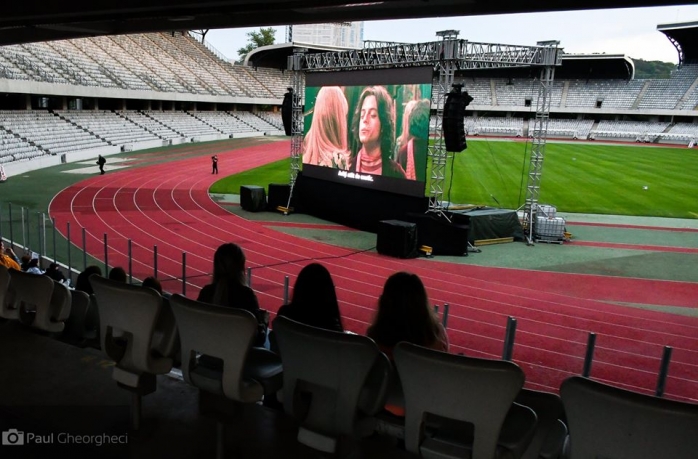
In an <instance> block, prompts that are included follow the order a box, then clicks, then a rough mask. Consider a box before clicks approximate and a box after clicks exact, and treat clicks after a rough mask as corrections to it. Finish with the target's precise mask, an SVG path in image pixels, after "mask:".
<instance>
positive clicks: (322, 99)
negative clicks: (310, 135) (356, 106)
mask: <svg viewBox="0 0 698 459" xmlns="http://www.w3.org/2000/svg"><path fill="white" fill-rule="evenodd" d="M348 111H349V105H348V104H347V99H346V97H344V92H342V90H341V89H340V88H339V87H338V86H325V87H323V88H321V89H320V91H319V92H318V95H317V99H315V108H314V110H313V122H312V129H317V131H316V133H318V134H319V133H322V135H323V137H324V140H325V141H326V142H328V143H330V144H331V145H333V146H335V147H336V149H338V150H346V148H347V112H348Z"/></svg>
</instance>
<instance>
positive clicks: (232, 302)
mask: <svg viewBox="0 0 698 459" xmlns="http://www.w3.org/2000/svg"><path fill="white" fill-rule="evenodd" d="M197 301H201V302H203V303H209V304H216V305H219V306H227V307H230V308H240V309H244V310H246V311H250V312H251V313H252V314H254V316H255V317H256V318H257V321H258V322H259V332H258V334H257V339H256V340H255V342H254V345H255V346H263V345H264V342H265V341H266V328H267V325H268V324H269V316H268V314H267V313H266V311H263V310H261V309H260V308H259V303H258V302H257V296H256V295H255V293H254V291H253V290H252V289H251V288H250V287H248V285H247V278H246V276H245V254H244V253H243V252H242V249H241V248H240V247H239V246H238V245H236V244H233V243H227V244H223V245H221V246H220V247H218V250H216V253H215V254H214V255H213V279H212V282H211V283H210V284H208V285H206V286H204V288H202V289H201V291H200V292H199V297H198V298H197Z"/></svg>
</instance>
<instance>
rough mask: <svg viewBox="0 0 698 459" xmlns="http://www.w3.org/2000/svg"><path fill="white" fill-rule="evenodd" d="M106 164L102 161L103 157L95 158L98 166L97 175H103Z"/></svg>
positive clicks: (104, 160)
mask: <svg viewBox="0 0 698 459" xmlns="http://www.w3.org/2000/svg"><path fill="white" fill-rule="evenodd" d="M106 163H107V160H106V159H104V156H102V155H99V158H97V164H98V165H99V175H104V165H105V164H106Z"/></svg>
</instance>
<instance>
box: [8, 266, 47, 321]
mask: <svg viewBox="0 0 698 459" xmlns="http://www.w3.org/2000/svg"><path fill="white" fill-rule="evenodd" d="M53 288H54V281H53V279H51V278H50V277H48V276H40V275H38V274H30V273H25V272H21V271H14V270H13V271H12V272H11V273H10V290H11V295H13V296H14V298H13V302H14V307H15V308H16V309H17V313H18V318H19V320H20V321H21V322H22V323H24V324H26V325H33V324H34V321H35V319H36V317H37V316H38V317H41V318H42V320H44V318H45V317H46V316H48V315H50V305H51V297H52V295H53Z"/></svg>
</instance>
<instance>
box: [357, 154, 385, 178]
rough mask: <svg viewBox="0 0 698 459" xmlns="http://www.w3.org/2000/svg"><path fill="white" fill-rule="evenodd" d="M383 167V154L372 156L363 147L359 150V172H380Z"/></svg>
mask: <svg viewBox="0 0 698 459" xmlns="http://www.w3.org/2000/svg"><path fill="white" fill-rule="evenodd" d="M382 167H383V158H381V155H377V156H375V157H371V156H369V155H368V154H367V153H366V150H364V149H363V148H362V149H361V150H359V163H358V165H357V172H365V173H367V174H376V173H380V172H381V170H382Z"/></svg>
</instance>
